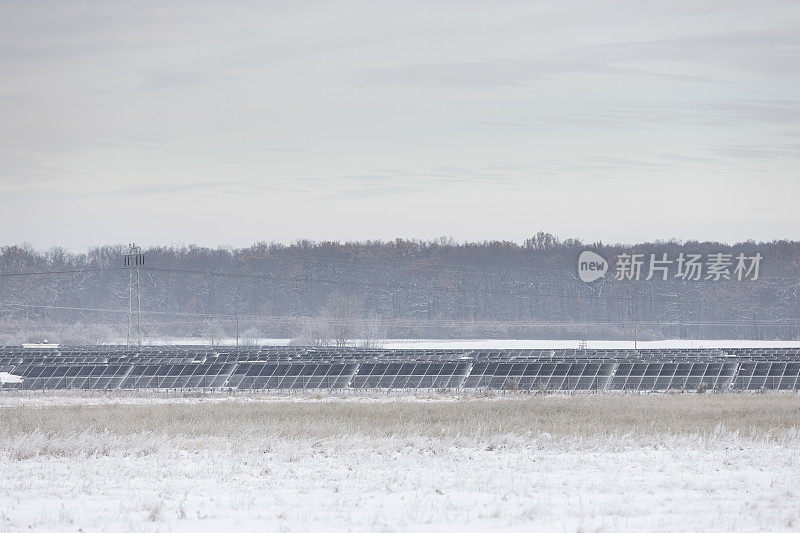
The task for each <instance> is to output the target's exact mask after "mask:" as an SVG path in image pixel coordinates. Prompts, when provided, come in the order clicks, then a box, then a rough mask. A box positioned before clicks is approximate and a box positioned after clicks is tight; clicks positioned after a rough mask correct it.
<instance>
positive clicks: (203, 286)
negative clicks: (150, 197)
mask: <svg viewBox="0 0 800 533" xmlns="http://www.w3.org/2000/svg"><path fill="white" fill-rule="evenodd" d="M586 249H591V250H594V251H596V252H598V253H599V254H600V255H602V256H603V257H606V258H611V257H614V256H616V255H618V254H620V253H645V254H647V255H648V256H649V254H651V253H654V254H657V255H659V256H660V254H663V253H666V254H668V255H669V256H670V257H673V258H674V257H677V256H678V254H680V253H681V252H686V253H697V254H703V255H706V254H716V253H725V254H734V255H735V254H739V253H744V254H747V255H754V254H756V253H760V254H761V255H762V256H763V261H762V263H761V265H760V272H759V277H758V279H757V280H749V279H745V280H737V279H736V278H735V277H732V279H730V280H726V279H721V280H718V281H714V280H706V279H700V280H683V279H680V278H675V277H674V276H672V275H670V276H669V277H668V279H667V280H663V279H661V278H660V277H659V276H656V277H654V278H653V279H651V280H646V279H645V277H646V276H644V275H643V276H642V278H641V279H640V280H639V281H620V280H616V279H614V275H613V274H614V273H613V268H614V265H613V264H611V265H609V269H610V270H611V271H609V272H608V273H607V275H606V276H605V277H604V278H602V279H600V280H598V281H595V282H592V283H584V282H582V281H581V280H580V279H579V278H578V273H577V261H578V256H579V254H580V253H581V251H583V250H586ZM126 250H127V249H126V247H125V246H119V245H117V246H103V247H99V248H95V249H92V250H90V251H88V252H86V253H79V254H71V253H67V252H66V251H64V250H62V249H58V248H56V249H52V250H48V251H38V250H35V249H33V248H31V247H29V246H25V245H22V246H6V247H3V248H0V342H2V343H12V342H13V343H16V342H20V341H21V340H38V339H40V338H41V337H42V336H45V335H49V336H50V337H51V340H53V341H54V342H56V341H60V342H69V341H73V342H98V341H110V340H119V339H124V338H125V335H126V332H127V319H128V298H129V285H128V282H129V271H128V270H127V269H126V268H125V267H124V263H123V256H124V254H125V253H126ZM145 255H146V264H145V266H144V267H143V268H142V269H141V270H140V275H141V302H142V323H143V329H144V332H145V336H146V337H147V338H148V339H151V340H161V339H166V338H169V337H190V336H194V337H202V338H206V339H208V340H209V341H214V342H216V341H218V340H220V339H221V338H223V337H234V336H236V335H237V332H238V337H239V338H240V340H241V342H253V341H254V339H256V338H259V337H281V338H294V339H297V342H302V343H311V344H314V343H317V344H340V345H342V344H346V343H348V342H349V341H350V340H351V339H354V338H360V339H364V340H365V342H366V343H367V344H369V343H370V342H372V340H374V339H377V338H381V337H391V338H398V337H422V338H436V337H440V338H459V337H464V338H480V337H496V338H605V339H615V338H616V339H621V338H625V339H632V338H634V337H636V338H640V339H645V338H664V337H668V338H687V337H688V338H755V339H762V338H764V339H777V338H783V339H794V338H797V337H798V335H800V326H798V323H800V304H799V303H798V296H800V242H797V241H773V242H767V243H755V242H746V243H740V244H735V245H726V244H720V243H714V242H678V241H667V242H653V243H640V244H635V245H620V244H615V245H606V244H603V243H592V244H586V243H582V242H580V241H578V240H574V239H568V240H560V239H558V238H557V237H555V236H553V235H551V234H548V233H544V232H539V233H537V234H536V235H535V236H533V237H531V238H530V239H527V240H526V241H525V242H524V243H522V244H519V243H515V242H507V241H490V242H480V243H456V242H454V241H452V239H448V238H440V239H437V240H433V241H416V240H403V239H397V240H394V241H390V242H380V241H369V242H345V243H340V242H311V241H305V240H303V241H297V242H295V243H292V244H289V245H285V244H276V243H270V244H268V243H258V244H255V245H253V246H250V247H248V248H240V249H233V248H217V249H211V248H204V247H200V246H158V247H151V248H148V249H145Z"/></svg>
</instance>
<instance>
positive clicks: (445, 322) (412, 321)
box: [6, 304, 800, 327]
mask: <svg viewBox="0 0 800 533" xmlns="http://www.w3.org/2000/svg"><path fill="white" fill-rule="evenodd" d="M6 306H7V307H20V308H35V309H53V310H65V311H84V312H102V313H120V314H124V313H128V309H111V308H98V307H77V306H58V305H37V304H6ZM142 313H143V314H146V315H165V316H180V317H186V318H198V319H204V320H208V319H217V320H236V318H237V316H238V318H239V319H246V320H253V321H262V322H264V321H276V322H279V321H284V322H292V321H317V320H320V317H313V316H283V315H241V314H239V315H237V314H230V313H188V312H185V311H155V310H149V311H148V310H142ZM332 320H333V321H335V322H337V323H343V324H362V323H364V322H370V321H371V322H375V323H378V324H386V325H395V326H402V325H408V326H412V325H419V324H421V323H424V324H428V325H432V326H437V327H439V326H452V325H472V326H480V325H485V326H498V325H502V326H507V327H514V326H518V327H547V326H581V325H584V326H589V325H596V326H634V325H639V326H643V325H644V326H665V325H667V326H670V325H672V326H678V325H681V326H752V325H759V326H800V320H792V321H780V322H779V321H776V320H766V319H754V320H737V321H732V320H728V321H714V322H711V321H704V322H682V321H677V320H672V321H657V320H649V321H625V320H607V321H570V320H566V321H548V322H536V321H502V320H460V319H446V318H441V319H422V318H419V319H416V318H355V319H337V318H334V319H332ZM150 323H151V324H159V322H153V321H150Z"/></svg>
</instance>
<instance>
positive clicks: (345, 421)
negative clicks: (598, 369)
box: [0, 394, 800, 532]
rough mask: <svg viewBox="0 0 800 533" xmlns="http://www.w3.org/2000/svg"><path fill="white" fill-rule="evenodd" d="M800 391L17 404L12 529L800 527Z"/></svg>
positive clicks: (10, 450)
mask: <svg viewBox="0 0 800 533" xmlns="http://www.w3.org/2000/svg"><path fill="white" fill-rule="evenodd" d="M798 424H800V396H798V395H797V394H765V395H695V394H692V395H658V396H656V395H647V396H645V395H617V396H611V395H608V396H607V395H600V396H573V397H549V396H548V397H530V396H527V397H526V396H501V397H496V398H478V397H459V396H454V395H453V396H442V397H440V396H415V397H374V398H372V397H369V396H363V397H357V398H352V397H337V396H325V397H320V398H318V397H315V396H313V395H301V396H293V397H279V396H263V397H262V396H238V397H225V396H213V397H197V398H173V399H170V398H164V397H155V396H153V397H150V398H139V397H135V396H130V397H116V396H89V397H86V396H80V395H72V396H65V397H60V396H46V395H45V396H43V395H7V394H4V395H0V472H2V475H1V476H0V531H22V530H24V531H59V530H62V531H78V530H83V531H187V532H189V531H191V532H194V531H225V530H258V531H312V530H313V531H356V532H357V531H475V532H478V531H487V530H490V531H536V530H541V531H700V530H707V529H713V530H715V531H796V530H797V529H798V528H800V482H799V481H798V480H800V431H798Z"/></svg>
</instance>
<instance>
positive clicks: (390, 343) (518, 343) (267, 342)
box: [115, 337, 800, 350]
mask: <svg viewBox="0 0 800 533" xmlns="http://www.w3.org/2000/svg"><path fill="white" fill-rule="evenodd" d="M291 341H292V339H257V340H256V341H255V344H256V345H259V346H287V345H288V344H289V343H290V342H291ZM125 342H126V340H125V339H118V340H117V341H115V344H125ZM147 342H148V343H149V344H166V345H180V344H185V345H195V346H197V345H200V346H202V345H208V344H209V341H208V339H200V338H197V337H185V338H171V339H162V338H153V339H147ZM360 342H361V341H357V340H356V341H353V344H354V345H358V344H359V343H360ZM581 342H582V341H580V340H578V339H574V340H552V339H551V340H547V339H386V340H383V341H380V342H379V346H380V347H382V348H394V349H403V348H415V349H423V348H439V349H455V350H458V349H488V348H505V349H546V350H552V349H560V348H578V347H579V344H580V343H581ZM220 344H221V345H223V346H234V345H235V344H236V339H223V340H222V341H220ZM586 347H587V348H590V349H602V348H617V349H621V348H627V349H629V348H634V347H636V348H640V349H642V348H795V347H800V341H763V340H741V339H739V340H736V339H733V340H731V339H665V340H658V341H637V342H634V341H633V340H630V341H610V340H587V341H586Z"/></svg>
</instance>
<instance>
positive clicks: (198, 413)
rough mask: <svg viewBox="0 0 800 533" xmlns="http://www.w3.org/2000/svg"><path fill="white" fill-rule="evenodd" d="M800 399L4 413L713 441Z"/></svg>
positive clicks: (792, 423)
mask: <svg viewBox="0 0 800 533" xmlns="http://www.w3.org/2000/svg"><path fill="white" fill-rule="evenodd" d="M799 425H800V395H796V394H770V395H703V396H698V395H666V396H638V395H634V396H571V397H524V398H499V399H482V398H470V399H462V400H452V399H451V400H431V401H380V402H371V401H350V400H336V399H334V400H328V401H292V400H281V399H275V398H272V399H267V400H265V401H252V400H250V401H242V400H235V399H230V400H222V401H203V400H198V401H194V402H179V401H178V402H176V401H169V400H162V401H155V402H148V403H128V404H125V403H115V402H113V401H109V402H107V403H101V404H99V405H80V404H78V405H57V404H56V405H45V406H41V407H30V406H24V405H23V406H13V405H12V406H6V407H2V408H0V438H9V437H20V436H24V435H25V434H32V433H37V434H39V435H41V436H51V437H69V436H71V435H79V434H86V433H104V434H111V435H116V436H131V435H134V434H142V433H148V434H152V435H162V436H195V437H221V438H225V439H234V440H235V439H239V438H243V437H257V438H263V437H277V438H301V439H309V438H310V439H315V438H331V437H340V436H351V435H361V436H367V437H409V436H411V437H413V436H422V437H436V438H461V437H487V436H493V435H527V434H531V433H533V434H542V433H549V434H550V435H552V436H554V437H555V436H570V437H575V436H608V435H629V436H634V437H635V436H649V435H660V434H666V435H681V434H692V435H700V436H702V435H709V434H713V433H715V432H717V433H718V432H719V431H720V430H723V431H727V432H736V433H738V434H739V435H741V436H743V437H758V438H767V439H773V438H782V437H784V436H785V435H786V434H787V432H794V433H796V432H797V429H798V426H799Z"/></svg>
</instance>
